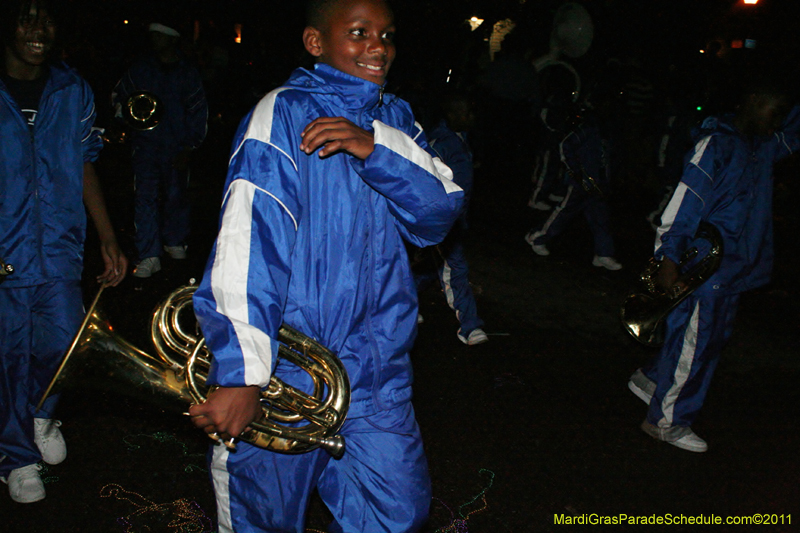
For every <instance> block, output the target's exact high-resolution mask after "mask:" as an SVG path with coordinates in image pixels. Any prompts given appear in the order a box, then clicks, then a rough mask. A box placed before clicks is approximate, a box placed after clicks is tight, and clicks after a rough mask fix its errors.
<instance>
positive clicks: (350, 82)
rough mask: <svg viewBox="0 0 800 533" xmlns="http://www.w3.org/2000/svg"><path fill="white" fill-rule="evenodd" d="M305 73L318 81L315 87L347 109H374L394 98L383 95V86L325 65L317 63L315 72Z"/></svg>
mask: <svg viewBox="0 0 800 533" xmlns="http://www.w3.org/2000/svg"><path fill="white" fill-rule="evenodd" d="M305 72H306V73H307V74H308V75H309V76H311V78H313V79H314V80H315V81H316V83H315V85H318V87H319V88H320V89H324V90H325V92H327V93H328V94H330V95H332V96H334V97H335V99H336V100H337V104H338V105H339V106H341V107H343V108H345V109H351V110H363V109H372V108H374V107H376V106H378V105H380V104H382V103H385V102H387V101H388V100H391V99H392V98H393V97H391V96H390V95H384V94H383V89H384V87H383V86H380V85H378V84H376V83H373V82H371V81H367V80H362V79H361V78H357V77H356V76H351V75H350V74H346V73H344V72H342V71H340V70H337V69H335V68H333V67H331V66H330V65H326V64H325V63H317V64H315V65H314V70H313V72H309V71H305Z"/></svg>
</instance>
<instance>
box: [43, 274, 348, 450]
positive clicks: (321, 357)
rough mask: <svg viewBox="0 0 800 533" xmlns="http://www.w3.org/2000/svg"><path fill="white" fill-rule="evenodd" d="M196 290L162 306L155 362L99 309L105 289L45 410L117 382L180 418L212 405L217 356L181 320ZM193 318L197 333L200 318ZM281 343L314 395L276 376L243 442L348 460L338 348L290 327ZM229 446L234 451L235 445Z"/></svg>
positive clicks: (180, 292)
mask: <svg viewBox="0 0 800 533" xmlns="http://www.w3.org/2000/svg"><path fill="white" fill-rule="evenodd" d="M195 289H196V286H193V285H187V286H184V287H180V288H178V289H176V290H175V291H173V292H172V293H171V294H169V296H167V298H166V299H165V300H164V301H163V302H162V303H161V304H160V305H159V306H158V307H156V310H155V311H154V314H153V318H152V322H151V337H152V341H153V345H154V346H155V350H156V353H157V356H152V355H150V354H148V353H145V352H143V351H142V350H140V349H138V348H136V347H135V346H133V345H132V344H130V343H129V342H127V341H125V340H124V339H122V338H121V337H120V336H119V335H118V334H116V333H115V332H114V328H113V327H112V326H111V324H109V322H108V321H107V320H106V319H105V318H104V317H103V314H102V312H101V311H100V309H99V307H98V305H97V304H98V301H99V299H100V294H101V293H102V290H103V289H102V288H101V289H100V291H99V292H98V293H97V296H96V297H95V299H94V302H93V303H92V306H91V307H90V308H89V311H88V312H87V314H86V318H85V319H84V321H83V325H82V326H81V329H80V330H79V332H78V334H77V335H76V336H75V338H74V340H73V341H72V345H71V346H70V348H69V350H68V351H67V354H66V356H65V357H64V359H63V361H62V363H61V366H60V368H59V369H58V372H56V375H55V377H54V378H53V380H52V381H51V383H50V385H49V387H48V389H47V391H46V392H45V394H44V395H43V396H42V399H41V401H40V402H39V406H40V407H41V405H42V404H43V403H44V401H45V399H46V398H47V397H48V396H49V395H51V394H53V393H54V392H56V391H58V390H61V389H63V388H66V387H75V386H79V385H84V386H88V387H97V386H98V385H103V386H108V385H109V384H114V385H116V388H115V389H114V390H119V387H120V386H125V387H126V388H125V389H124V392H126V393H127V395H130V396H135V397H137V398H140V399H143V400H145V401H147V402H149V403H153V404H155V405H157V406H159V407H166V408H170V410H173V411H175V412H176V413H179V412H185V411H186V406H187V405H188V404H194V403H201V402H203V401H205V400H206V398H207V396H208V393H209V392H210V388H209V387H208V386H207V385H206V378H207V376H208V369H209V368H210V366H211V358H212V356H211V354H210V352H209V351H208V349H207V348H206V346H205V340H204V339H203V338H202V336H199V335H198V336H195V335H192V334H190V333H188V332H187V331H186V328H185V327H184V326H185V324H184V322H186V320H181V318H182V315H183V314H184V312H185V311H190V310H191V309H192V308H191V302H192V295H193V294H194V291H195ZM189 314H190V315H191V319H192V320H191V321H192V323H193V324H194V325H195V328H196V322H195V321H194V314H193V313H189ZM184 318H185V317H184ZM278 340H279V341H280V346H279V353H278V357H280V358H283V359H285V360H287V361H289V362H291V363H293V364H295V365H297V366H299V367H300V368H302V369H303V370H304V371H305V372H307V373H308V374H309V375H310V376H311V378H312V381H313V383H314V392H313V393H312V394H306V393H304V392H302V391H300V390H297V389H296V388H294V387H292V386H290V385H288V384H286V383H284V382H282V381H281V380H280V379H278V378H276V377H274V376H273V377H272V379H271V380H270V383H269V386H268V387H267V388H266V390H263V391H262V392H261V406H262V410H263V416H262V417H261V418H260V419H259V420H258V421H256V422H254V423H252V424H250V426H249V428H248V429H246V430H245V431H244V432H243V433H242V434H241V435H239V436H238V437H237V438H238V439H239V440H243V441H245V442H249V443H250V444H253V445H255V446H259V447H261V448H266V449H269V450H273V451H276V452H281V453H287V454H298V453H305V452H309V451H311V450H314V449H316V448H319V447H323V448H325V449H327V451H328V452H329V453H330V454H331V455H333V456H334V457H336V458H338V457H341V456H342V454H343V453H344V450H345V443H344V438H343V437H342V436H341V435H338V434H337V432H338V431H339V429H340V428H341V427H342V425H343V424H344V421H345V418H346V416H347V410H348V408H349V405H350V382H349V379H348V376H347V371H346V370H345V368H344V365H343V364H342V362H341V361H340V360H339V359H338V358H337V357H336V356H335V355H334V354H333V353H332V352H331V351H330V350H328V349H327V348H325V347H324V346H322V345H321V344H319V343H317V342H316V341H314V340H313V339H311V338H309V337H307V336H306V335H303V334H302V333H300V332H298V331H296V330H294V329H292V328H290V327H289V326H287V325H285V324H284V325H283V326H281V328H280V331H279V334H278ZM212 438H214V437H212ZM226 445H227V446H229V447H233V444H232V443H226Z"/></svg>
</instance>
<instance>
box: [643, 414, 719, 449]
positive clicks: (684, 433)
mask: <svg viewBox="0 0 800 533" xmlns="http://www.w3.org/2000/svg"><path fill="white" fill-rule="evenodd" d="M642 431H644V432H645V433H647V434H648V435H650V436H651V437H653V438H654V439H658V440H660V441H663V442H666V443H667V444H672V445H673V446H675V447H677V448H680V449H681V450H686V451H689V452H696V453H703V452H705V451H707V450H708V444H707V443H706V441H704V440H703V439H701V438H700V437H698V436H697V434H695V432H694V431H692V428H689V427H668V428H660V427H658V426H654V425H653V424H651V423H650V422H648V421H647V420H645V421H644V422H642Z"/></svg>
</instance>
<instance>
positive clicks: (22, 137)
mask: <svg viewBox="0 0 800 533" xmlns="http://www.w3.org/2000/svg"><path fill="white" fill-rule="evenodd" d="M0 7H2V13H0V21H2V28H1V30H2V42H3V45H4V52H5V56H4V61H3V62H2V63H0V138H1V139H2V144H0V191H2V193H0V258H2V262H4V263H7V264H10V265H13V267H14V272H13V273H11V274H8V275H4V276H2V277H0V479H2V480H3V481H4V482H6V483H7V484H8V488H9V493H10V495H11V498H12V499H13V500H14V501H17V502H20V503H30V502H35V501H38V500H41V499H43V498H44V497H45V489H44V485H43V484H42V480H41V478H40V477H39V470H40V468H41V466H40V465H39V463H40V461H42V460H43V461H45V462H47V463H49V464H57V463H60V462H61V461H63V460H64V459H65V458H66V445H65V442H64V438H63V436H62V435H61V432H60V430H59V429H58V426H59V425H60V422H58V421H56V420H53V418H52V416H53V411H54V409H55V406H56V402H57V396H51V397H50V398H48V400H47V401H46V402H44V404H43V405H42V407H41V408H40V409H37V406H38V404H39V401H40V399H41V397H42V395H43V394H44V392H45V390H46V389H47V386H48V384H49V383H50V380H51V379H52V377H53V376H54V375H55V373H56V370H57V369H58V366H59V364H60V363H61V359H62V357H63V356H64V354H65V352H66V350H67V348H68V347H69V345H70V343H71V341H72V338H73V336H74V335H75V334H76V332H77V331H78V329H79V327H80V325H81V321H82V318H83V314H84V311H83V300H82V296H81V285H80V283H81V277H82V271H83V251H84V250H83V249H84V239H85V236H86V212H87V211H88V213H89V215H90V216H91V218H92V220H93V222H94V223H95V226H96V227H97V230H98V235H99V237H100V244H101V252H102V256H103V260H104V263H105V270H104V272H103V273H102V274H101V275H100V276H98V278H97V280H98V281H99V282H101V283H104V284H107V285H116V284H118V283H119V282H120V281H121V280H122V279H123V278H124V276H125V273H126V270H127V267H128V263H127V259H126V258H125V256H124V255H123V254H122V252H121V251H120V248H119V245H118V244H117V240H116V237H115V235H114V231H113V229H112V227H111V223H110V220H109V217H108V213H107V211H106V208H105V203H104V201H103V196H102V193H101V189H100V186H99V183H98V177H97V175H96V174H95V170H94V166H93V164H92V162H93V161H95V160H96V159H97V157H98V153H99V152H100V149H101V148H102V146H103V142H102V140H101V138H100V134H99V132H98V131H97V130H96V129H94V128H93V125H94V120H95V106H94V96H93V94H92V91H91V89H90V88H89V85H88V84H87V83H86V81H84V80H83V79H82V78H80V76H78V74H77V73H76V72H75V71H74V70H72V69H70V68H69V67H67V66H66V65H65V64H63V63H61V62H60V61H50V60H49V58H50V56H51V55H52V51H53V47H54V42H55V38H56V29H57V25H56V20H57V18H56V14H55V13H54V9H53V6H52V4H51V2H48V1H45V0H23V1H9V2H4V3H3V4H2V6H0ZM84 206H85V208H86V209H84Z"/></svg>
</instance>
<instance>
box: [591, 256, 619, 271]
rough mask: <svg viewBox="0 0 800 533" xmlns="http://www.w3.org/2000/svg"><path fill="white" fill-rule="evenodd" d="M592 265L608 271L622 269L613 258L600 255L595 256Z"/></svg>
mask: <svg viewBox="0 0 800 533" xmlns="http://www.w3.org/2000/svg"><path fill="white" fill-rule="evenodd" d="M592 265H594V266H596V267H603V268H605V269H606V270H619V269H620V268H622V265H621V264H620V263H619V262H618V261H617V260H616V259H614V258H613V257H601V256H599V255H596V256H594V259H592Z"/></svg>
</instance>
